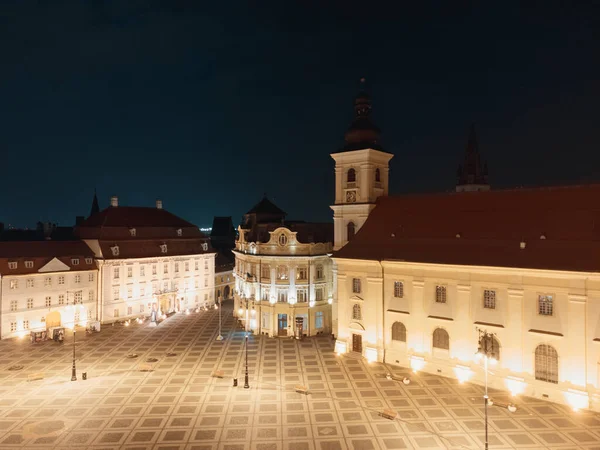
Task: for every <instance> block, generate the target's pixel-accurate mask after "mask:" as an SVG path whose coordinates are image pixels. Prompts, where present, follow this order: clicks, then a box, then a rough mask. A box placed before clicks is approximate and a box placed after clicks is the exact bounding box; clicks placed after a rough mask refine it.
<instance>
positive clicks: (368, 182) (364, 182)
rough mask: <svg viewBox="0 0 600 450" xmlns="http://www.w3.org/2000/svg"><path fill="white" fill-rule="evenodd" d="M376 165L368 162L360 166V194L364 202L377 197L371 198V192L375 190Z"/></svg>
mask: <svg viewBox="0 0 600 450" xmlns="http://www.w3.org/2000/svg"><path fill="white" fill-rule="evenodd" d="M374 173H375V165H374V164H372V163H366V164H363V165H361V167H360V179H359V182H360V196H361V201H363V202H372V201H374V200H375V199H373V198H371V195H370V193H371V192H372V191H373V190H372V186H373V180H374V179H375V176H374Z"/></svg>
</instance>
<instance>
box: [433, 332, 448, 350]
mask: <svg viewBox="0 0 600 450" xmlns="http://www.w3.org/2000/svg"><path fill="white" fill-rule="evenodd" d="M433 348H441V349H442V350H450V336H448V332H447V331H446V330H444V329H443V328H436V330H435V331H434V332H433Z"/></svg>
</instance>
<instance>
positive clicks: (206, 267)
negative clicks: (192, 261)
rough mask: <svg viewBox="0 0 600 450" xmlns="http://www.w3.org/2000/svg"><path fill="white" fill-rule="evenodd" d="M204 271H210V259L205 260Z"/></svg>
mask: <svg viewBox="0 0 600 450" xmlns="http://www.w3.org/2000/svg"><path fill="white" fill-rule="evenodd" d="M204 270H208V259H205V260H204Z"/></svg>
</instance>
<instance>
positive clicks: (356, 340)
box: [352, 334, 362, 353]
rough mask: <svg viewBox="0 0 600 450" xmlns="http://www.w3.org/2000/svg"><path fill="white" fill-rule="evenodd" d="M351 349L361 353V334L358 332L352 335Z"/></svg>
mask: <svg viewBox="0 0 600 450" xmlns="http://www.w3.org/2000/svg"><path fill="white" fill-rule="evenodd" d="M352 351H353V352H357V353H362V336H361V335H360V334H353V335H352Z"/></svg>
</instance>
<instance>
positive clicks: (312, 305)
mask: <svg viewBox="0 0 600 450" xmlns="http://www.w3.org/2000/svg"><path fill="white" fill-rule="evenodd" d="M308 306H310V307H311V308H313V307H314V306H315V302H314V300H311V301H310V303H309V304H308Z"/></svg>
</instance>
